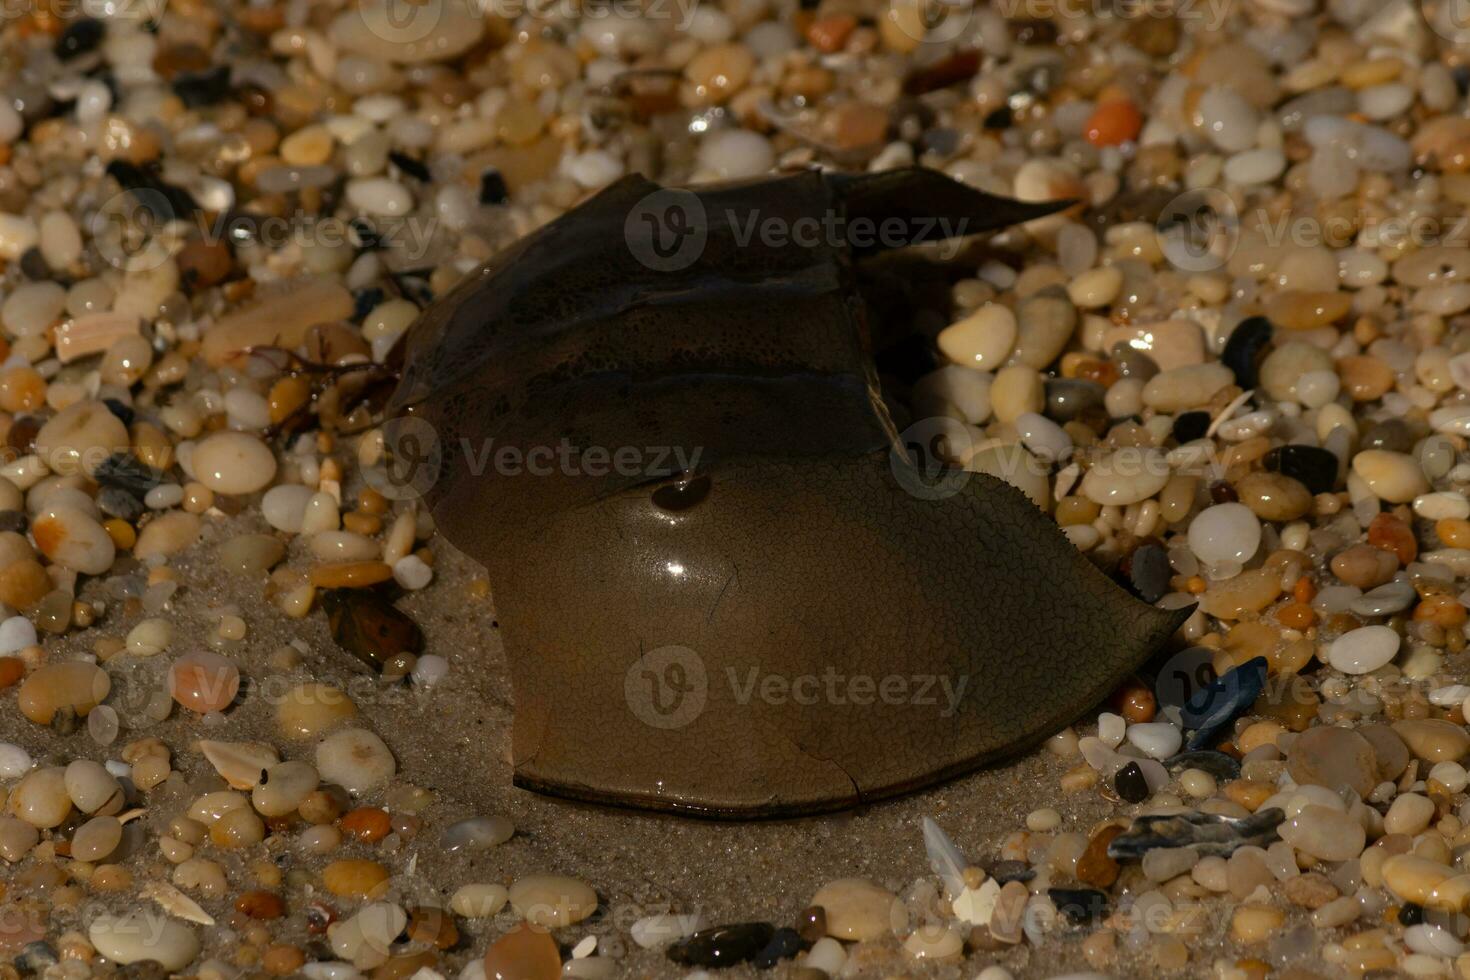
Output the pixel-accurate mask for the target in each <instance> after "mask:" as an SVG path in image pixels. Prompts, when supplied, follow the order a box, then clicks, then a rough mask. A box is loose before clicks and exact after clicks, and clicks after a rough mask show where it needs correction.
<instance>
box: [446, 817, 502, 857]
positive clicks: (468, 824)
mask: <svg viewBox="0 0 1470 980" xmlns="http://www.w3.org/2000/svg"><path fill="white" fill-rule="evenodd" d="M514 833H515V826H514V825H513V824H512V823H511V822H510V821H509V820H507V819H506V818H505V817H501V816H489V817H471V818H470V819H468V820H460V821H458V822H457V823H453V824H450V825H449V828H448V829H447V830H445V831H444V836H443V838H442V839H441V843H442V844H443V846H444V850H446V851H448V852H450V853H451V854H452V853H454V852H455V851H459V850H464V851H485V850H489V849H490V848H492V847H495V846H496V845H498V844H504V843H505V842H506V841H508V840H510V837H511V835H512V834H514Z"/></svg>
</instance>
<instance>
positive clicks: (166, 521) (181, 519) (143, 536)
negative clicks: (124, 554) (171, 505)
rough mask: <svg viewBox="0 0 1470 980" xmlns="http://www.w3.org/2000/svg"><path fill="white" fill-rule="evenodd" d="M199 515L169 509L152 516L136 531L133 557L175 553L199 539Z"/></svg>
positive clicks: (139, 557)
mask: <svg viewBox="0 0 1470 980" xmlns="http://www.w3.org/2000/svg"><path fill="white" fill-rule="evenodd" d="M200 527H201V525H200V522H199V515H197V514H190V513H189V512H188V511H183V510H171V511H169V512H167V513H165V514H160V515H159V516H158V517H155V518H153V519H152V520H150V521H149V522H148V523H147V524H144V525H143V529H142V530H141V531H139V532H138V541H137V543H136V544H134V545H133V557H134V558H137V559H138V560H139V561H146V560H147V559H149V558H154V557H158V556H166V555H172V554H176V553H178V552H180V551H183V550H184V549H185V548H187V547H189V546H190V545H192V544H193V543H194V542H195V541H198V540H199V531H200Z"/></svg>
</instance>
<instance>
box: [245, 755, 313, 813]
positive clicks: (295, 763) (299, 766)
mask: <svg viewBox="0 0 1470 980" xmlns="http://www.w3.org/2000/svg"><path fill="white" fill-rule="evenodd" d="M319 781H320V780H319V778H318V776H317V771H316V767H315V766H312V765H310V764H309V763H306V762H301V761H299V760H296V759H291V760H288V761H286V762H281V763H277V764H275V765H273V766H271V767H270V768H269V769H267V770H266V771H265V777H264V778H263V779H262V780H261V781H260V783H259V784H258V785H256V787H255V788H254V789H252V790H251V791H250V802H251V805H253V806H254V807H255V809H256V810H257V811H258V812H260V813H261V814H263V815H265V816H267V817H284V816H286V815H287V814H290V813H293V812H295V810H296V808H297V807H299V806H301V804H302V803H303V802H305V800H306V798H307V796H308V795H309V794H310V793H312V791H314V790H315V789H316V788H317V783H318V782H319Z"/></svg>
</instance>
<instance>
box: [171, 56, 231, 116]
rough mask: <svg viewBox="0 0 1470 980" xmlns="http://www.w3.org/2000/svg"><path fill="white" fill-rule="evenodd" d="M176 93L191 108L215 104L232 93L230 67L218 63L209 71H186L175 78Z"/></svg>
mask: <svg viewBox="0 0 1470 980" xmlns="http://www.w3.org/2000/svg"><path fill="white" fill-rule="evenodd" d="M173 90H174V94H175V95H177V96H178V97H179V101H181V102H183V103H184V105H185V106H187V107H189V108H190V109H198V108H201V107H203V106H208V105H214V104H215V103H216V102H219V101H221V100H223V99H224V97H225V96H227V95H229V94H230V68H229V66H228V65H218V66H216V67H214V68H211V69H209V70H208V71H186V72H182V73H180V74H179V75H177V76H176V77H175V78H174V80H173Z"/></svg>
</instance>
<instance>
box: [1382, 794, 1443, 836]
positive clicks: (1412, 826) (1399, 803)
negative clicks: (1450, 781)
mask: <svg viewBox="0 0 1470 980" xmlns="http://www.w3.org/2000/svg"><path fill="white" fill-rule="evenodd" d="M1433 819H1434V801H1433V800H1431V799H1430V798H1429V797H1427V796H1421V795H1419V794H1418V793H1404V794H1402V795H1400V796H1397V797H1395V798H1394V801H1393V803H1392V804H1391V805H1390V806H1389V808H1388V812H1387V813H1385V814H1384V815H1383V832H1384V833H1385V834H1408V835H1409V836H1411V837H1412V836H1413V835H1415V834H1417V833H1420V832H1421V831H1423V830H1424V829H1425V828H1426V827H1428V826H1429V822H1430V821H1431V820H1433Z"/></svg>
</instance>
